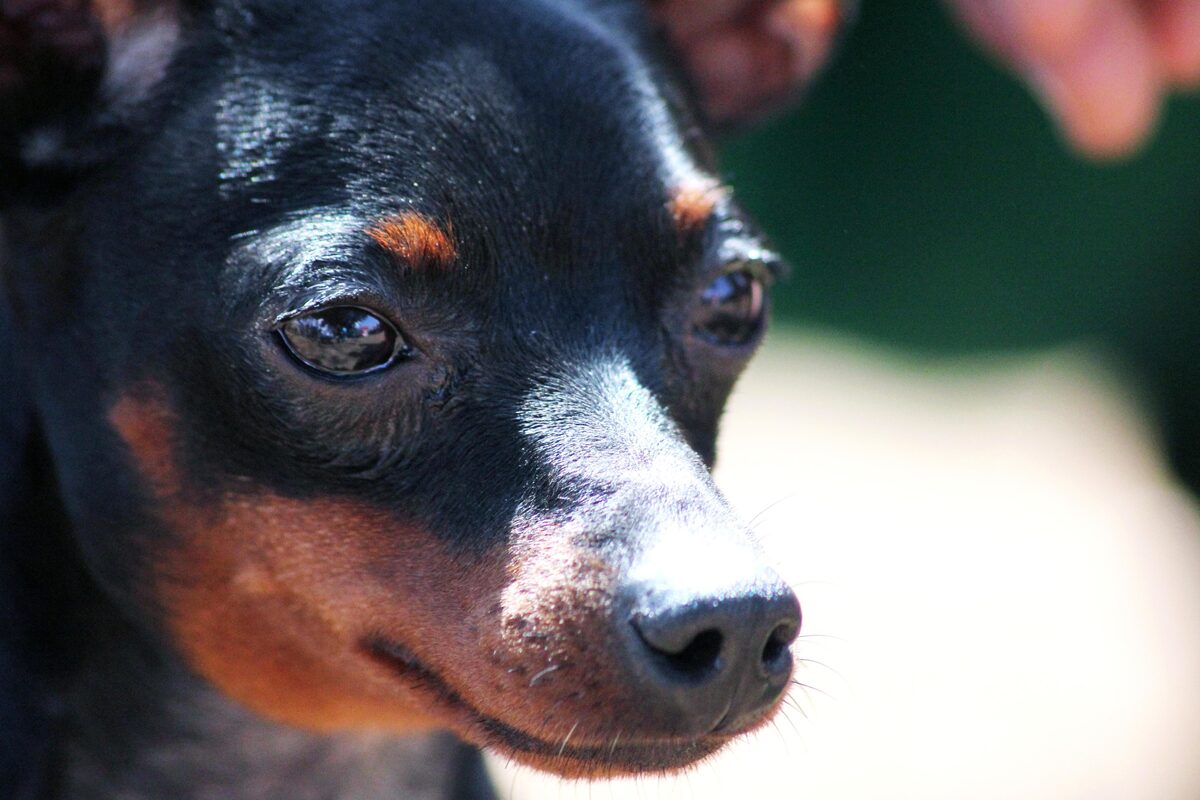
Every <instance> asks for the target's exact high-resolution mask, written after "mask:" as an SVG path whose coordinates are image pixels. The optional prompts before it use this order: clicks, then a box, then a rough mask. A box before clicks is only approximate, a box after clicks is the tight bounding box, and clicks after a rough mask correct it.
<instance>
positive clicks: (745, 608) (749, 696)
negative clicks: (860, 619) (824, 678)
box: [618, 564, 800, 735]
mask: <svg viewBox="0 0 1200 800" xmlns="http://www.w3.org/2000/svg"><path fill="white" fill-rule="evenodd" d="M679 566H680V567H682V568H681V569H679V570H675V571H672V573H671V574H658V575H654V574H651V575H647V574H646V573H647V571H646V570H644V569H643V570H640V571H639V575H638V577H637V579H635V580H632V581H630V582H629V583H628V584H627V585H626V586H625V587H624V589H623V592H622V595H623V597H622V602H621V603H619V604H618V607H619V608H620V609H621V612H619V613H620V614H621V615H622V616H624V617H625V619H626V620H627V622H628V628H629V635H627V636H626V647H627V649H628V651H629V652H628V655H629V663H630V664H631V672H632V673H633V676H634V679H635V680H636V681H637V683H638V689H640V691H641V693H642V695H641V696H642V698H643V699H644V700H645V702H646V704H647V711H649V712H651V713H652V714H653V715H654V716H655V717H657V718H659V719H660V720H661V721H662V722H663V723H665V724H666V725H667V726H669V727H670V728H672V729H675V730H677V732H678V733H681V734H687V735H703V734H706V733H710V732H728V733H735V732H737V731H740V730H743V729H745V728H748V727H750V726H752V725H753V724H754V723H756V722H758V721H759V720H760V719H761V718H762V716H763V714H764V713H765V712H766V711H767V710H768V709H769V708H771V707H772V706H773V705H774V704H775V702H776V700H778V698H779V696H780V695H781V694H782V693H783V691H784V689H785V688H786V687H787V683H788V679H789V678H790V676H791V672H792V655H791V651H790V649H789V646H790V645H791V643H792V642H793V641H794V640H795V638H796V635H797V633H798V632H799V630H800V604H799V601H797V599H796V596H795V594H794V593H793V592H792V590H791V589H790V588H789V587H788V586H787V585H786V584H785V583H784V582H783V581H782V580H781V579H780V578H779V576H778V575H777V574H776V573H775V572H774V571H773V570H771V569H770V568H768V567H766V566H764V565H761V564H754V565H753V568H752V569H751V570H745V569H743V570H736V569H733V570H731V574H727V575H726V576H725V580H721V581H716V582H714V581H711V580H704V581H697V580H695V576H694V575H693V574H689V572H688V570H687V569H686V565H679ZM731 566H732V565H731ZM652 572H653V571H652ZM660 572H661V570H660Z"/></svg>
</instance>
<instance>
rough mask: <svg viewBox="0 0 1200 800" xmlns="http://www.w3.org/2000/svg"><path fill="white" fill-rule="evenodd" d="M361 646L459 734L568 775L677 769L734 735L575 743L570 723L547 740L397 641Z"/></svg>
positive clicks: (615, 737) (617, 737)
mask: <svg viewBox="0 0 1200 800" xmlns="http://www.w3.org/2000/svg"><path fill="white" fill-rule="evenodd" d="M362 650H363V652H364V653H365V654H366V655H367V656H368V657H369V658H370V659H371V660H373V661H375V662H376V663H378V664H382V665H383V666H385V667H387V668H388V669H389V670H391V671H392V672H393V673H395V674H397V675H398V676H399V677H401V678H402V679H403V680H404V682H405V683H406V684H407V685H408V686H409V687H410V688H412V689H414V690H416V691H417V692H419V693H420V694H422V695H424V696H426V697H427V698H428V699H429V700H431V701H433V703H434V704H435V705H436V706H438V707H440V708H441V709H443V710H444V711H446V712H449V716H451V717H453V718H454V719H455V720H456V721H457V723H458V724H457V725H456V727H458V728H459V731H458V732H459V733H460V734H462V735H463V736H464V737H465V738H468V739H470V740H472V741H474V742H475V743H476V744H478V745H481V746H484V747H488V748H491V749H493V750H498V751H500V752H503V753H504V754H505V755H510V756H512V757H513V758H514V759H516V760H518V761H523V762H526V763H528V764H530V765H531V766H535V767H538V768H540V769H544V770H549V771H552V772H557V773H560V774H563V775H567V776H569V777H575V778H582V777H595V778H599V777H612V776H617V775H622V774H633V773H646V772H667V771H671V770H677V769H682V768H684V767H687V766H690V765H692V764H695V763H696V762H697V761H699V760H701V759H703V758H705V757H706V756H709V755H711V754H712V753H714V752H715V751H716V750H718V749H720V748H721V747H722V746H723V745H724V744H726V743H727V742H729V741H730V740H731V739H733V738H735V736H736V734H733V733H723V732H716V731H714V732H712V733H709V734H706V735H703V736H700V737H695V738H679V737H665V736H664V737H659V738H656V739H653V740H645V739H643V738H638V739H633V738H632V737H630V738H626V736H627V735H626V734H623V733H621V732H619V731H616V730H614V731H613V732H612V733H611V734H609V735H608V736H607V737H605V738H606V739H607V740H608V741H607V743H604V744H593V743H578V744H577V743H573V742H572V741H571V738H572V736H573V735H575V734H576V730H575V729H574V728H572V730H571V732H570V733H568V734H566V735H565V736H564V737H563V738H562V739H560V740H558V741H550V740H548V739H543V738H541V737H539V736H536V735H534V734H531V733H528V732H526V731H523V730H521V729H519V728H516V727H514V726H512V725H510V724H508V723H506V722H504V721H502V720H500V719H497V718H496V717H494V716H491V715H489V714H487V713H484V712H483V711H480V710H479V709H478V708H476V707H475V706H474V705H472V704H471V703H470V702H469V701H468V700H467V699H466V698H464V697H463V696H462V695H461V694H460V693H459V692H458V691H456V690H455V689H454V688H453V687H452V686H450V684H449V683H447V682H446V680H445V679H443V678H442V677H441V676H440V675H439V674H438V673H437V672H435V671H434V670H433V669H431V668H430V667H428V666H426V665H425V664H424V663H423V662H422V661H421V660H420V659H418V658H417V656H416V654H414V653H413V652H412V651H411V650H410V649H408V648H407V647H405V646H403V645H401V644H398V643H396V642H393V641H390V640H388V639H385V638H382V637H373V638H370V639H368V640H366V641H365V642H364V643H363V645H362ZM576 727H579V726H578V725H577V726H576ZM580 738H582V737H580Z"/></svg>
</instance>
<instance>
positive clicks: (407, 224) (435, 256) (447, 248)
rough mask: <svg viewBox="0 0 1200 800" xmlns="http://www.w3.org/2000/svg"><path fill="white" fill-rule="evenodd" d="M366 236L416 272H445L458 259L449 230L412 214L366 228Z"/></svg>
mask: <svg viewBox="0 0 1200 800" xmlns="http://www.w3.org/2000/svg"><path fill="white" fill-rule="evenodd" d="M367 235H368V236H370V237H371V238H372V239H373V240H374V241H375V243H376V244H378V245H379V246H380V247H382V248H383V249H384V250H387V251H388V252H389V253H391V254H392V255H394V256H395V257H396V258H398V259H400V260H401V261H404V262H405V263H407V264H408V265H410V266H412V267H413V268H416V269H420V268H439V269H446V268H448V267H449V266H450V265H451V264H453V263H454V260H455V258H457V256H458V254H457V251H456V249H455V247H454V240H453V238H452V237H451V231H450V229H449V228H446V229H443V228H441V227H439V226H438V225H437V224H436V223H435V222H433V221H432V220H430V219H428V218H427V217H424V216H422V215H421V214H418V213H416V212H413V211H406V212H404V213H402V214H396V215H394V216H391V217H387V218H386V219H382V220H380V221H379V222H377V223H375V224H374V225H372V226H371V227H370V228H368V229H367Z"/></svg>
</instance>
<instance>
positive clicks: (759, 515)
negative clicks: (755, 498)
mask: <svg viewBox="0 0 1200 800" xmlns="http://www.w3.org/2000/svg"><path fill="white" fill-rule="evenodd" d="M803 491H804V490H803V489H797V490H796V491H794V492H789V493H788V494H785V495H784V496H783V497H781V498H779V499H778V500H775V501H774V502H771V503H768V504H767V505H766V506H765V507H764V508H763V509H762V510H761V511H759V512H758V513H757V514H755V515H754V516H753V517H751V518H750V521H749V522H747V523H746V527H748V528H750V530H754V528H755V526H756V525H757V523H758V522H759V521H760V520H761V519H762V517H763V515H764V514H768V513H770V512H771V511H772V510H774V509H775V508H776V507H777V506H779V505H780V504H782V503H786V502H788V501H789V500H795V499H796V498H797V497H799V496H800V493H801V492H803Z"/></svg>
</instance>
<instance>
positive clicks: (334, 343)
mask: <svg viewBox="0 0 1200 800" xmlns="http://www.w3.org/2000/svg"><path fill="white" fill-rule="evenodd" d="M279 336H280V338H281V339H282V340H283V343H284V345H285V346H286V347H287V349H288V351H289V352H290V353H291V354H292V356H293V357H295V358H296V360H298V361H299V362H300V363H302V364H304V365H305V366H307V367H310V368H311V369H314V370H316V371H318V372H322V373H325V374H327V375H334V376H337V377H349V376H355V375H363V374H365V373H368V372H374V371H376V370H380V369H384V368H386V367H388V366H391V365H392V364H393V363H394V362H395V361H396V360H397V359H399V358H403V357H404V356H406V355H408V354H409V353H411V352H412V349H411V348H410V347H409V345H408V343H407V342H405V341H404V337H402V336H401V335H400V332H399V331H397V330H396V328H395V326H393V325H392V324H391V323H390V322H388V321H387V320H385V319H383V318H382V317H380V316H378V315H376V314H374V313H372V312H370V311H368V310H366V309H365V308H359V307H357V306H334V307H332V308H324V309H321V310H319V311H310V312H308V313H306V314H298V315H296V316H294V317H291V318H290V319H288V320H287V321H286V322H284V323H283V326H282V327H280V328H279Z"/></svg>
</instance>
